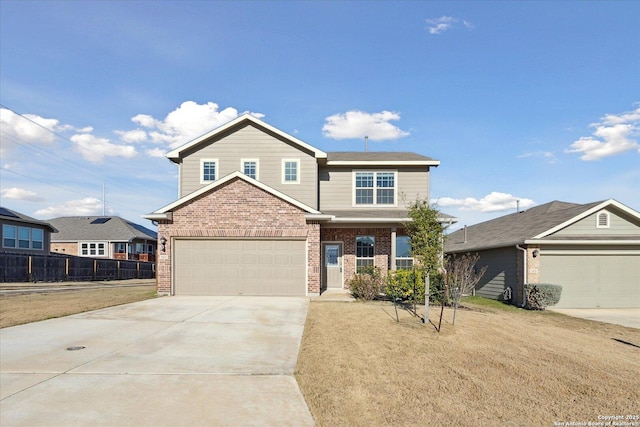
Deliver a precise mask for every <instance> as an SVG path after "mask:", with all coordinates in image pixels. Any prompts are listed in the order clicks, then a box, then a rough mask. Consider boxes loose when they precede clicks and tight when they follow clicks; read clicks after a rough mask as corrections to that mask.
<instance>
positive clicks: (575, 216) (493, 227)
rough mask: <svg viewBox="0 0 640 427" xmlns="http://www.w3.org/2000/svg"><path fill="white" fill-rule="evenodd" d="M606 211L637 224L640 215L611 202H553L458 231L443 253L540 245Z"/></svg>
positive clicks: (447, 241) (447, 242)
mask: <svg viewBox="0 0 640 427" xmlns="http://www.w3.org/2000/svg"><path fill="white" fill-rule="evenodd" d="M606 207H614V208H617V209H619V210H621V211H623V212H626V213H627V214H629V215H631V216H632V217H635V218H637V219H638V220H639V221H640V213H638V212H636V211H635V210H633V209H631V208H629V207H627V206H625V205H623V204H622V203H620V202H617V201H615V200H613V199H609V200H605V201H600V202H593V203H587V204H584V205H580V204H575V203H566V202H559V201H553V202H550V203H546V204H544V205H540V206H536V207H533V208H531V209H528V210H526V211H522V212H518V213H512V214H510V215H505V216H501V217H499V218H495V219H492V220H490V221H485V222H482V223H480V224H475V225H472V226H469V227H467V228H466V241H465V230H464V229H460V230H457V231H456V232H454V233H451V234H449V235H448V236H447V238H446V242H445V252H464V251H471V250H481V249H490V248H499V247H505V246H511V245H516V244H524V243H525V242H527V243H534V242H531V241H532V240H537V241H540V240H542V239H544V238H545V237H547V236H549V235H550V234H553V233H555V232H557V231H558V230H561V229H563V228H565V227H567V226H569V225H571V224H573V223H575V222H577V221H580V220H581V219H583V218H585V217H587V216H589V215H592V214H593V213H595V212H598V211H599V210H601V209H604V208H606Z"/></svg>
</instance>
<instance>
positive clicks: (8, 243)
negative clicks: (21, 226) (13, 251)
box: [2, 237, 16, 248]
mask: <svg viewBox="0 0 640 427" xmlns="http://www.w3.org/2000/svg"><path fill="white" fill-rule="evenodd" d="M2 246H4V247H5V248H15V247H16V239H11V238H9V239H8V238H6V237H5V238H4V239H3V241H2Z"/></svg>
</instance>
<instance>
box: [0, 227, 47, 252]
mask: <svg viewBox="0 0 640 427" xmlns="http://www.w3.org/2000/svg"><path fill="white" fill-rule="evenodd" d="M2 247H4V248H15V249H36V250H39V251H41V250H43V249H44V230H43V229H41V228H31V227H21V226H17V225H9V224H3V225H2Z"/></svg>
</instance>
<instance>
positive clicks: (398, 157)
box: [327, 151, 435, 162]
mask: <svg viewBox="0 0 640 427" xmlns="http://www.w3.org/2000/svg"><path fill="white" fill-rule="evenodd" d="M382 161H386V162H389V161H392V162H398V161H400V162H413V161H435V159H432V158H431V157H427V156H423V155H421V154H417V153H411V152H402V151H366V152H365V151H332V152H328V153H327V162H382Z"/></svg>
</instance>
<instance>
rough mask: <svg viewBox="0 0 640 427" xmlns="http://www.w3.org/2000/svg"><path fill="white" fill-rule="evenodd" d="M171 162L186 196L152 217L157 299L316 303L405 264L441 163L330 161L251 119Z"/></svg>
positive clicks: (331, 156)
mask: <svg viewBox="0 0 640 427" xmlns="http://www.w3.org/2000/svg"><path fill="white" fill-rule="evenodd" d="M167 157H168V158H169V159H170V160H171V161H173V162H175V163H176V164H177V165H178V168H179V172H178V177H179V178H178V179H179V199H178V200H176V201H175V202H173V203H171V204H169V205H167V206H164V207H162V208H160V209H158V210H157V211H155V212H153V213H151V214H148V215H146V216H145V217H146V218H147V219H150V220H153V221H156V222H157V223H158V242H159V245H158V250H157V254H158V269H157V274H158V292H159V293H161V294H170V295H318V294H319V293H320V292H321V291H322V290H324V289H327V288H343V287H345V283H347V282H348V280H349V279H350V278H351V277H352V276H353V275H354V274H355V272H356V271H357V269H358V267H364V266H370V265H373V266H376V267H379V268H380V269H381V270H382V271H383V272H386V271H387V270H389V269H396V268H407V267H410V266H411V262H412V260H411V258H410V257H409V245H408V237H407V236H406V234H405V232H404V229H403V225H402V224H403V222H404V221H407V220H408V217H407V216H408V215H407V204H408V203H410V202H412V201H414V200H415V199H416V198H421V199H425V198H428V197H429V173H430V169H431V168H432V167H436V166H438V165H439V164H440V162H439V161H437V160H434V159H431V158H429V157H425V156H422V155H419V154H415V153H402V152H392V153H389V152H387V153H381V152H334V153H327V152H324V151H322V150H319V149H317V148H315V147H312V146H311V145H309V144H307V143H305V142H303V141H301V140H299V139H298V138H296V137H294V136H292V135H288V134H286V133H285V132H282V131H281V130H279V129H276V128H275V127H273V126H271V125H269V124H267V123H265V122H263V121H261V120H259V119H256V118H255V117H253V116H250V115H243V116H240V117H238V118H237V119H235V120H233V121H231V122H229V123H227V124H225V125H223V126H221V127H219V128H217V129H215V130H213V131H211V132H209V133H208V134H205V135H203V136H201V137H199V138H197V139H195V140H193V141H191V142H189V143H187V144H185V145H183V146H181V147H179V148H177V149H175V150H173V151H171V152H169V153H168V154H167ZM450 220H451V221H454V220H453V218H450Z"/></svg>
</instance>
